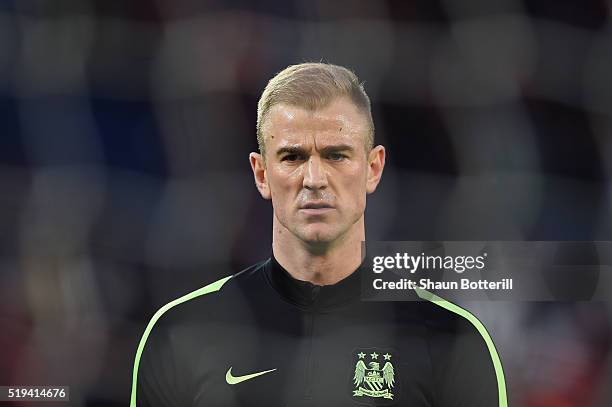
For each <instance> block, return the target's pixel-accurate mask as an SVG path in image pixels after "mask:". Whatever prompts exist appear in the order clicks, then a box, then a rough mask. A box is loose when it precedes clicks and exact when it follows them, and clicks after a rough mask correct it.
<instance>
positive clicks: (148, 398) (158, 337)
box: [130, 324, 186, 407]
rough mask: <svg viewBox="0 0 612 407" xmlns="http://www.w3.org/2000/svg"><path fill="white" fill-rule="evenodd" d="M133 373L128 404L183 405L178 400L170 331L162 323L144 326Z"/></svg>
mask: <svg viewBox="0 0 612 407" xmlns="http://www.w3.org/2000/svg"><path fill="white" fill-rule="evenodd" d="M147 331H148V332H147ZM133 376H134V377H133V380H134V381H135V383H133V384H132V397H131V404H130V406H131V407H136V406H140V407H150V406H151V407H152V406H155V407H157V406H168V407H170V406H184V405H186V404H184V403H183V402H182V401H181V396H180V392H179V386H178V379H177V369H176V359H175V357H174V352H173V347H172V343H171V340H170V334H169V333H168V330H167V329H166V328H165V327H164V326H163V325H161V324H154V325H153V326H152V329H150V330H149V327H147V330H145V333H144V334H143V337H142V339H141V343H140V344H139V349H138V351H137V354H136V360H135V362H134V372H133Z"/></svg>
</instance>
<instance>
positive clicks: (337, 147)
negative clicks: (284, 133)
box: [276, 144, 355, 156]
mask: <svg viewBox="0 0 612 407" xmlns="http://www.w3.org/2000/svg"><path fill="white" fill-rule="evenodd" d="M340 151H346V152H353V151H355V148H354V147H353V146H351V145H349V144H332V145H329V146H325V147H323V148H321V152H322V153H327V154H329V153H335V152H340ZM285 153H287V154H306V149H304V148H302V147H299V146H285V147H280V148H279V149H278V150H276V155H277V156H280V155H282V154H285Z"/></svg>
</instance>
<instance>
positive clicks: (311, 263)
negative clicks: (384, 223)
mask: <svg viewBox="0 0 612 407" xmlns="http://www.w3.org/2000/svg"><path fill="white" fill-rule="evenodd" d="M277 228H279V229H282V230H280V232H281V233H277V232H279V230H278V229H277ZM274 229H275V230H274V237H273V239H272V252H273V253H274V258H275V259H276V261H278V263H279V264H280V265H281V266H283V268H284V269H285V270H287V272H288V273H289V274H291V276H292V277H293V278H295V279H298V280H302V281H309V282H311V283H313V284H316V285H330V284H335V283H337V282H338V281H340V280H342V279H344V278H346V277H348V276H349V275H350V274H352V273H353V272H354V271H355V270H356V269H357V268H358V267H359V265H360V264H361V243H362V241H364V240H365V232H364V224H363V218H362V219H361V220H360V221H358V222H357V223H355V224H354V225H353V227H352V228H351V229H350V230H349V231H347V233H345V235H344V236H342V237H341V238H339V239H338V241H336V242H334V243H333V244H320V243H319V244H308V243H306V242H303V241H301V240H299V239H297V238H296V237H295V236H294V235H293V234H291V232H289V231H288V230H287V229H285V228H284V227H283V226H282V225H279V224H276V222H275V225H274ZM280 236H282V238H281V237H280Z"/></svg>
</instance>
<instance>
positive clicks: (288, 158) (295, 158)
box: [281, 154, 302, 161]
mask: <svg viewBox="0 0 612 407" xmlns="http://www.w3.org/2000/svg"><path fill="white" fill-rule="evenodd" d="M301 159H302V156H301V155H299V154H287V155H285V156H283V158H281V161H299V160H301Z"/></svg>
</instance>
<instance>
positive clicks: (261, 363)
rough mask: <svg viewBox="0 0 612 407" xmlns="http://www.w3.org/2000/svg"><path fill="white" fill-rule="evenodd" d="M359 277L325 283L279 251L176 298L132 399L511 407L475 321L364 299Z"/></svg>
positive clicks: (147, 351)
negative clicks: (292, 265) (308, 278)
mask: <svg viewBox="0 0 612 407" xmlns="http://www.w3.org/2000/svg"><path fill="white" fill-rule="evenodd" d="M360 274H361V269H358V270H357V271H356V272H354V273H353V274H351V275H350V276H348V277H347V278H345V279H343V280H341V281H340V282H338V283H337V284H334V285H328V286H317V285H314V284H311V283H309V282H304V281H300V280H296V279H294V278H293V277H292V276H291V275H290V274H289V273H288V272H287V271H286V270H284V269H283V268H282V267H281V266H280V265H279V264H278V263H277V262H276V260H275V259H274V258H273V257H272V258H270V259H268V260H267V261H265V262H262V263H259V264H256V265H254V266H251V267H249V268H248V269H246V270H243V271H241V272H239V273H237V274H235V275H233V276H229V277H226V278H224V279H221V280H219V281H217V282H215V283H213V284H210V285H209V286H206V287H204V288H201V289H199V290H196V291H194V292H192V293H190V294H188V295H185V296H183V297H181V298H179V299H177V300H175V301H172V302H170V303H169V304H167V305H165V306H164V307H162V308H161V309H160V310H159V311H158V312H157V313H156V314H155V316H154V317H153V318H152V319H151V321H150V322H149V325H148V326H147V329H146V330H145V333H144V335H143V337H142V339H141V341H140V345H139V347H138V350H137V353H136V360H135V363H134V372H133V382H132V396H131V406H133V407H135V406H199V407H204V406H205V407H216V406H220V407H231V406H258V407H261V406H265V407H276V406H279V407H280V406H283V407H294V406H296V407H297V406H379V405H380V406H406V407H425V406H431V407H434V406H435V407H498V406H501V407H505V406H506V403H507V401H506V393H505V383H504V376H503V371H502V367H501V363H500V361H499V357H498V356H497V353H496V351H495V348H494V345H493V342H492V341H491V340H490V338H489V336H488V334H487V332H486V330H485V329H484V326H482V324H480V322H479V321H478V320H477V319H476V318H475V317H474V316H472V315H471V314H469V313H468V312H467V311H465V310H463V309H461V308H459V307H457V306H455V305H454V304H451V303H448V302H446V301H443V300H441V299H439V298H438V297H434V298H433V299H432V298H431V297H430V298H429V299H424V300H423V299H422V300H419V301H402V302H368V301H361V299H360V288H361V287H360V284H361V283H360ZM416 295H417V294H416V293H415V298H417V297H416Z"/></svg>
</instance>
